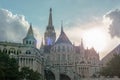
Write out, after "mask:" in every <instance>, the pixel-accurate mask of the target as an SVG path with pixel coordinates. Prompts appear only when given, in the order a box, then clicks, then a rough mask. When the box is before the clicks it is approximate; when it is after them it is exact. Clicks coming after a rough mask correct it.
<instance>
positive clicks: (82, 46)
mask: <svg viewBox="0 0 120 80" xmlns="http://www.w3.org/2000/svg"><path fill="white" fill-rule="evenodd" d="M81 48H83V49H84V45H83V39H81Z"/></svg>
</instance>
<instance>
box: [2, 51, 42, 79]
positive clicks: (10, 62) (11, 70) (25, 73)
mask: <svg viewBox="0 0 120 80" xmlns="http://www.w3.org/2000/svg"><path fill="white" fill-rule="evenodd" d="M18 68H19V66H18V62H17V61H16V59H14V58H9V55H7V54H6V53H0V80H23V79H26V80H42V76H41V74H39V73H38V72H36V71H33V70H32V69H29V68H28V67H23V68H22V69H21V71H20V72H19V70H18Z"/></svg>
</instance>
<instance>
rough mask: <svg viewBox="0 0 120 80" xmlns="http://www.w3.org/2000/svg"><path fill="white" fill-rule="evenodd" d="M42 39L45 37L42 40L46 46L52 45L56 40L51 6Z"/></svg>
mask: <svg viewBox="0 0 120 80" xmlns="http://www.w3.org/2000/svg"><path fill="white" fill-rule="evenodd" d="M44 39H45V41H44V42H45V45H46V46H48V45H53V44H54V43H55V40H56V33H55V29H54V26H53V21H52V8H50V13H49V19H48V26H47V28H46V31H45V34H44Z"/></svg>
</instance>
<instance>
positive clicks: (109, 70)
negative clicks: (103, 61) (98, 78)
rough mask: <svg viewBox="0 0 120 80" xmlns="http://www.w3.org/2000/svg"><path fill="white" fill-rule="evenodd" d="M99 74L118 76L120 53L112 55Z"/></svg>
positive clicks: (119, 72) (119, 74) (119, 73)
mask: <svg viewBox="0 0 120 80" xmlns="http://www.w3.org/2000/svg"><path fill="white" fill-rule="evenodd" d="M100 74H101V75H103V76H110V77H113V76H118V77H120V55H114V57H113V58H112V59H111V60H110V61H109V62H108V63H107V66H106V67H103V68H102V70H101V72H100Z"/></svg>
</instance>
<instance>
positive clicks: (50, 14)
mask: <svg viewBox="0 0 120 80" xmlns="http://www.w3.org/2000/svg"><path fill="white" fill-rule="evenodd" d="M48 26H52V8H50V13H49V21H48Z"/></svg>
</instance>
